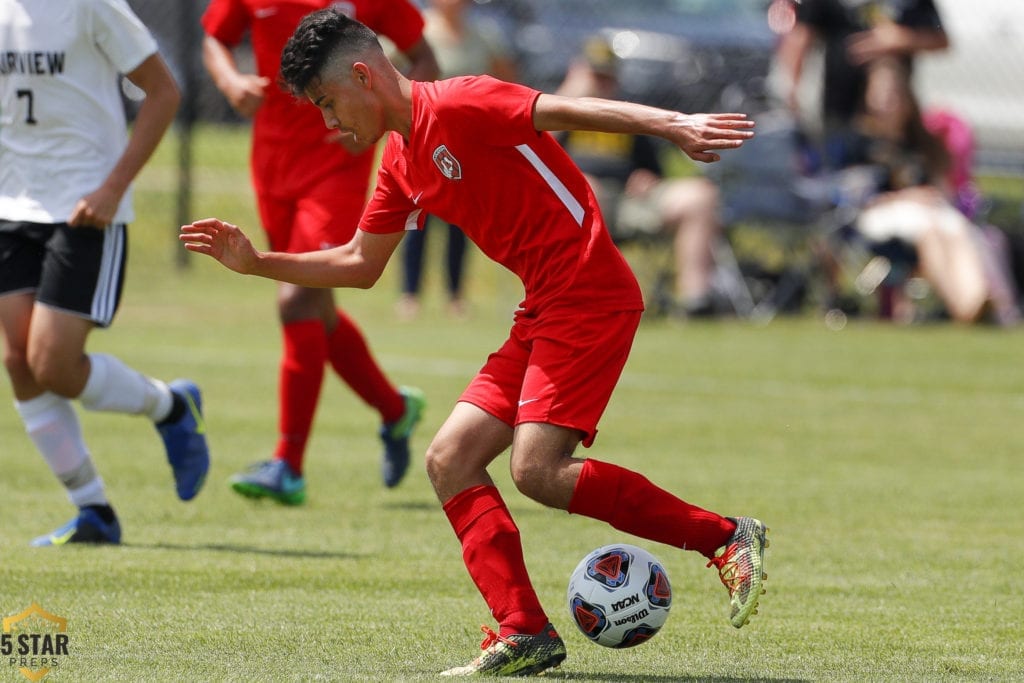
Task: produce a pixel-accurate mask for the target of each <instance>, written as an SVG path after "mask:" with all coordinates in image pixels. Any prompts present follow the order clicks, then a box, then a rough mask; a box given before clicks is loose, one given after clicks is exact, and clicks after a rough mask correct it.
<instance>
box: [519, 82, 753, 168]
mask: <svg viewBox="0 0 1024 683" xmlns="http://www.w3.org/2000/svg"><path fill="white" fill-rule="evenodd" d="M533 125H534V128H536V129H537V130H547V131H555V130H594V131H601V132H605V133H628V134H632V135H656V136H658V137H661V138H665V139H666V140H668V141H669V142H672V143H673V144H675V145H676V146H677V147H679V149H681V150H682V151H683V152H685V153H686V155H687V156H689V157H690V158H691V159H693V160H695V161H705V162H711V161H718V160H719V158H720V157H719V156H718V154H716V153H715V152H716V150H724V149H735V148H737V147H739V146H740V145H742V144H743V142H744V141H745V140H748V139H750V138H751V137H753V135H754V131H753V130H752V129H753V127H754V122H753V121H751V120H750V119H748V118H747V115H746V114H739V113H726V114H683V113H680V112H675V111H669V110H667V109H658V108H657V107H648V106H646V105H643V104H636V103H633V102H619V101H616V100H605V99H601V98H597V97H562V96H560V95H550V94H546V93H545V94H541V95H540V96H539V97H538V98H537V101H536V103H535V104H534V110H533Z"/></svg>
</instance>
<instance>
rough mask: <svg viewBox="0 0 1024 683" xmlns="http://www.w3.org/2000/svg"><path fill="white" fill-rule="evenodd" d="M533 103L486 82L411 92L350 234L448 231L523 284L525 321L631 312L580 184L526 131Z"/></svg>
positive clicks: (522, 93)
mask: <svg viewBox="0 0 1024 683" xmlns="http://www.w3.org/2000/svg"><path fill="white" fill-rule="evenodd" d="M538 95H540V93H539V92H538V91H536V90H533V89H530V88H527V87H524V86H521V85H515V84H511V83H504V82H502V81H498V80H495V79H494V78H490V77H488V76H469V77H464V78H453V79H449V80H445V81H436V82H432V83H420V82H414V83H413V99H412V128H411V131H410V133H409V139H408V140H405V139H404V138H403V137H402V136H401V135H399V134H397V133H392V134H391V136H390V138H389V139H388V141H387V146H386V147H385V149H384V156H383V159H382V161H381V168H380V170H379V172H378V177H377V190H376V192H375V193H374V195H373V197H372V199H371V200H370V204H369V205H368V206H367V209H366V212H365V213H364V214H363V219H362V222H361V226H360V227H361V228H362V229H363V230H365V231H367V232H375V233H390V232H398V231H400V230H406V229H416V228H418V227H422V222H423V219H424V216H425V215H426V214H432V215H435V216H438V217H439V218H441V219H443V220H445V221H448V222H450V223H453V224H455V225H458V226H459V227H461V228H462V229H463V230H464V231H465V232H466V235H467V236H468V237H469V238H470V239H471V240H473V242H474V243H476V245H477V246H478V247H480V249H481V251H483V252H484V253H485V254H486V255H487V256H489V257H490V258H491V259H493V260H495V261H497V262H498V263H500V264H501V265H503V266H505V267H506V268H508V269H509V270H511V271H512V272H513V273H515V274H516V275H517V276H519V278H520V280H522V282H523V286H524V287H525V289H526V300H525V301H524V302H523V305H522V309H523V310H522V313H523V314H524V315H526V316H533V315H536V314H538V313H540V312H542V311H543V312H544V313H554V314H566V313H579V312H591V313H594V312H602V311H603V312H612V311H639V310H642V309H643V301H642V297H641V294H640V288H639V286H638V285H637V283H636V278H635V277H634V276H633V273H632V271H631V270H630V268H629V265H628V264H627V263H626V261H625V259H624V258H623V256H622V254H621V253H620V252H619V250H618V249H617V248H616V247H615V245H614V244H613V243H612V240H611V237H610V236H609V234H608V230H607V229H606V228H605V225H604V220H603V218H602V217H601V214H600V211H599V210H598V208H597V201H596V199H595V198H594V194H593V192H592V191H591V189H590V186H589V184H588V183H587V180H586V178H585V177H584V176H583V174H582V173H581V172H580V171H579V169H578V168H577V167H576V165H575V164H574V163H573V162H572V160H571V159H570V158H569V156H568V155H567V154H566V153H565V151H564V150H563V149H562V147H561V146H560V145H559V144H558V143H557V142H556V141H555V139H554V138H553V137H551V135H549V134H548V133H542V132H538V131H537V130H536V129H535V128H534V127H533V114H532V112H533V104H534V101H535V100H536V98H537V97H538Z"/></svg>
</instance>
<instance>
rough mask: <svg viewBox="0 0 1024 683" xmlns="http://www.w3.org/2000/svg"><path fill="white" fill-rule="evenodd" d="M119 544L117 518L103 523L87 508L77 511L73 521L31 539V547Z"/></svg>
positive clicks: (94, 512) (96, 514)
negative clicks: (67, 544) (71, 544)
mask: <svg viewBox="0 0 1024 683" xmlns="http://www.w3.org/2000/svg"><path fill="white" fill-rule="evenodd" d="M120 542H121V525H120V524H119V523H118V521H117V518H116V517H115V518H114V521H112V522H110V523H109V524H108V523H107V522H104V521H103V519H102V518H101V517H100V516H99V514H98V513H97V512H96V511H95V510H93V509H91V508H88V507H84V508H82V509H80V510H79V511H78V516H77V517H75V518H74V519H73V520H71V521H70V522H68V523H67V524H65V525H64V526H62V527H60V528H59V529H57V530H56V531H52V532H50V533H49V534H47V535H46V536H39V537H38V538H34V539H32V545H33V546H36V547H37V548H38V547H44V546H51V545H64V544H65V543H112V544H115V545H116V544H118V543H120Z"/></svg>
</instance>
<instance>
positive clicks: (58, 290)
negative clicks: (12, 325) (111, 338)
mask: <svg viewBox="0 0 1024 683" xmlns="http://www.w3.org/2000/svg"><path fill="white" fill-rule="evenodd" d="M127 256H128V231H127V230H126V229H125V225H124V224H123V223H116V224H114V225H110V226H107V228H106V229H105V230H97V229H95V228H72V227H71V226H69V225H68V224H67V223H27V222H24V221H5V220H0V296H3V295H5V294H14V293H16V292H35V299H36V301H38V302H39V303H42V304H46V305H47V306H50V307H52V308H56V309H59V310H62V311H65V312H68V313H72V314H74V315H79V316H81V317H83V318H87V319H88V320H92V321H93V322H95V323H96V324H97V325H99V326H100V327H107V326H109V325H110V323H111V321H113V319H114V314H115V313H116V312H117V307H118V305H120V303H121V290H122V288H123V287H124V271H125V263H126V261H127Z"/></svg>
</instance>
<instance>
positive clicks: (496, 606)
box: [444, 486, 548, 636]
mask: <svg viewBox="0 0 1024 683" xmlns="http://www.w3.org/2000/svg"><path fill="white" fill-rule="evenodd" d="M444 512H445V514H446V515H448V521H449V522H451V525H452V529H454V530H455V535H456V536H458V538H459V541H461V542H462V559H463V561H464V562H465V563H466V569H468V570H469V575H470V577H471V578H472V579H473V583H475V584H476V587H477V588H478V589H479V590H480V594H481V595H482V596H483V597H484V602H486V603H487V606H488V607H489V608H490V609H491V614H492V615H494V619H495V620H496V621H497V622H498V626H499V635H502V636H509V635H512V634H514V633H528V634H531V635H532V634H534V633H540V632H541V630H542V629H543V628H544V626H546V625H547V623H548V618H547V615H546V614H544V608H543V607H541V606H540V600H538V599H537V593H536V592H535V591H534V590H533V585H532V584H531V583H530V576H529V574H527V572H526V563H525V562H524V560H523V545H522V542H521V540H520V537H519V528H518V527H516V523H515V522H514V521H512V515H511V514H510V513H509V511H508V508H507V507H505V501H503V500H502V499H501V494H500V493H498V489H496V488H495V487H493V486H473V487H471V488H468V489H466V490H465V491H462V492H461V493H458V494H456V495H455V496H453V497H452V498H451V499H450V500H449V501H448V502H447V503H445V504H444Z"/></svg>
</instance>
